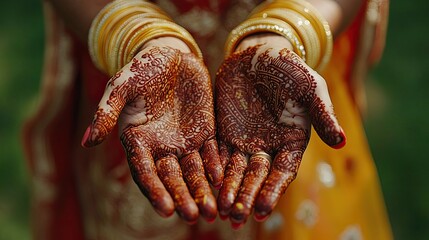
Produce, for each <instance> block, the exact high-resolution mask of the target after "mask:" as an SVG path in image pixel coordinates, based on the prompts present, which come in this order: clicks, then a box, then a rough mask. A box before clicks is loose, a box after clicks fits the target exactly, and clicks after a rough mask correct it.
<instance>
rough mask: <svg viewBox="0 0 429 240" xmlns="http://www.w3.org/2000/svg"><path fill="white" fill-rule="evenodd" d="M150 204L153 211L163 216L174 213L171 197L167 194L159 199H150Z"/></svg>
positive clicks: (169, 215)
mask: <svg viewBox="0 0 429 240" xmlns="http://www.w3.org/2000/svg"><path fill="white" fill-rule="evenodd" d="M152 206H153V208H154V209H155V211H156V212H157V213H158V214H159V215H160V216H161V217H164V218H168V217H171V215H173V213H174V203H173V199H171V198H170V197H169V196H165V197H161V199H159V198H158V199H157V200H156V201H155V200H154V201H152Z"/></svg>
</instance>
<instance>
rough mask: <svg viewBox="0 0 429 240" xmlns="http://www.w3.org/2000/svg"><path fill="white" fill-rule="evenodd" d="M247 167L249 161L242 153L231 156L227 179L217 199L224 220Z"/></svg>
mask: <svg viewBox="0 0 429 240" xmlns="http://www.w3.org/2000/svg"><path fill="white" fill-rule="evenodd" d="M246 167H247V159H246V156H245V155H244V153H242V152H240V151H236V152H234V153H233V154H232V155H231V160H230V162H229V163H228V165H227V166H226V170H225V177H224V180H223V184H222V187H221V188H220V191H219V196H218V199H217V202H218V209H219V215H220V217H221V218H222V219H225V218H227V216H228V215H229V213H230V211H231V207H232V204H233V203H234V200H235V197H236V196H237V193H238V189H239V187H240V185H241V181H242V180H243V177H244V172H245V170H246Z"/></svg>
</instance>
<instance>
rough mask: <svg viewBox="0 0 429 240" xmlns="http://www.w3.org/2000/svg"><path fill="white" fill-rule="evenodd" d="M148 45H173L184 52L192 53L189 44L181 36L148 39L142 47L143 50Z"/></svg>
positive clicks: (172, 46)
mask: <svg viewBox="0 0 429 240" xmlns="http://www.w3.org/2000/svg"><path fill="white" fill-rule="evenodd" d="M148 47H171V48H174V49H177V50H179V51H181V52H183V53H190V52H191V49H190V48H189V46H188V45H187V44H186V43H185V42H184V41H182V40H181V39H179V38H176V37H159V38H154V39H151V40H149V41H147V42H146V43H145V44H144V45H143V46H142V47H141V49H140V51H141V50H143V49H145V48H148Z"/></svg>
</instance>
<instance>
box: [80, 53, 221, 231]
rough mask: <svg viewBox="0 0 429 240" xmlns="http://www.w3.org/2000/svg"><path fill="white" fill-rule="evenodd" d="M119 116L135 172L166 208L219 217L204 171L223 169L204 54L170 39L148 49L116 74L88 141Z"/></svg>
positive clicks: (214, 179)
mask: <svg viewBox="0 0 429 240" xmlns="http://www.w3.org/2000/svg"><path fill="white" fill-rule="evenodd" d="M116 122H118V126H119V132H120V135H121V141H122V144H123V146H124V149H125V151H126V154H127V159H128V163H129V166H130V170H131V173H132V176H133V179H134V181H135V182H136V183H137V185H138V186H139V187H140V189H141V191H142V192H143V193H144V194H145V196H146V197H147V198H148V199H149V200H150V202H151V203H152V205H153V206H154V208H155V210H156V211H157V212H158V213H159V214H160V215H162V216H170V215H171V214H172V213H173V212H174V210H176V211H177V212H178V214H179V215H180V216H181V217H182V218H183V219H185V220H186V221H187V222H190V223H192V222H195V221H196V220H197V218H198V216H199V214H200V213H201V215H202V216H203V217H205V218H206V219H208V220H213V219H214V218H215V217H216V213H217V209H216V201H215V198H214V196H213V194H212V193H211V189H210V187H209V183H208V181H207V179H206V174H205V171H206V173H207V176H208V177H209V180H210V181H211V183H212V184H213V185H219V184H220V183H221V180H222V178H223V173H222V168H221V165H220V162H219V156H218V149H217V143H216V142H215V139H214V138H215V127H214V126H215V119H214V113H213V98H212V90H211V85H210V79H209V75H208V72H207V70H206V68H205V66H204V64H203V63H202V62H201V60H199V59H197V58H196V57H195V56H194V55H193V54H184V53H182V52H180V51H178V50H175V49H173V48H170V47H151V48H149V49H144V50H142V51H141V52H140V53H139V54H137V56H136V57H135V58H134V59H133V60H132V61H131V62H130V63H129V64H128V65H126V66H125V67H124V68H122V70H121V71H120V72H118V73H117V74H116V76H114V77H113V78H112V79H111V80H110V81H109V83H108V85H107V87H106V90H105V94H104V96H103V98H102V99H101V101H100V104H99V108H98V110H97V112H96V114H95V118H94V121H93V123H92V125H91V126H90V127H89V128H88V130H87V133H86V134H85V135H86V137H84V142H83V144H84V145H85V146H87V147H89V146H93V145H96V144H98V143H100V142H102V141H103V140H104V138H105V137H106V136H107V135H108V134H109V132H110V131H111V130H112V128H113V127H114V125H115V124H116ZM204 170H205V171H204Z"/></svg>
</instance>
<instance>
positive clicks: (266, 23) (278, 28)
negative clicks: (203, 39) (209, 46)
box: [225, 17, 306, 59]
mask: <svg viewBox="0 0 429 240" xmlns="http://www.w3.org/2000/svg"><path fill="white" fill-rule="evenodd" d="M260 32H273V33H276V34H279V35H281V36H283V37H285V38H287V39H288V40H289V42H291V44H292V46H293V49H294V51H295V52H296V53H297V54H298V55H299V56H300V57H301V58H303V59H305V55H306V52H305V48H304V46H303V44H302V41H301V38H299V36H298V35H297V34H296V32H295V30H294V29H293V28H292V27H291V26H290V25H289V24H287V23H286V22H284V21H281V20H279V19H275V18H269V17H259V18H250V19H248V20H246V21H244V22H243V23H241V24H240V25H239V26H237V27H236V28H235V29H233V30H232V31H231V33H230V34H229V35H228V38H227V40H226V45H225V56H226V57H227V56H229V55H230V54H231V53H232V52H233V51H234V49H235V48H236V47H237V45H238V44H239V43H240V41H241V40H242V39H243V38H245V37H246V36H248V35H250V34H253V33H260Z"/></svg>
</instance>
